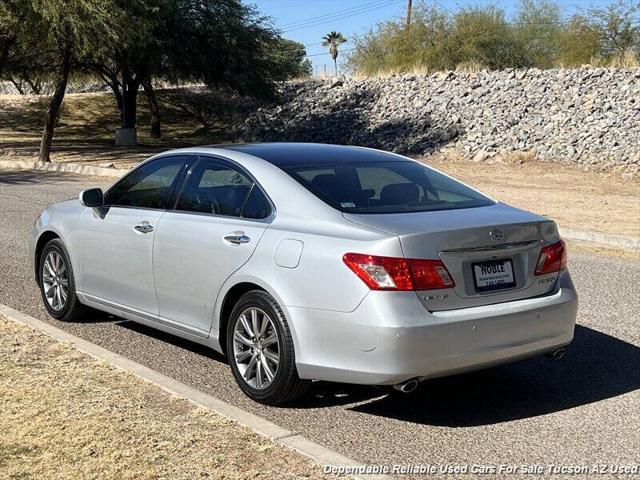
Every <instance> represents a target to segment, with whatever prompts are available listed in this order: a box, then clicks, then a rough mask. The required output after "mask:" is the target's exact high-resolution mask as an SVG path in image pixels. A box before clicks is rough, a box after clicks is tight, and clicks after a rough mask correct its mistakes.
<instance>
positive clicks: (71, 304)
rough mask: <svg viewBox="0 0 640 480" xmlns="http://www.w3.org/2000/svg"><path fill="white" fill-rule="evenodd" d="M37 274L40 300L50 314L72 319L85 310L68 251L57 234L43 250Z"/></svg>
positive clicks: (76, 318) (59, 318)
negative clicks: (79, 296) (77, 290)
mask: <svg viewBox="0 0 640 480" xmlns="http://www.w3.org/2000/svg"><path fill="white" fill-rule="evenodd" d="M38 275H39V280H40V293H41V294H42V301H43V302H44V306H45V308H46V309H47V312H48V313H49V315H51V316H52V317H54V318H57V319H58V320H62V321H63V322H73V321H75V320H78V319H79V318H80V317H81V316H82V315H84V314H85V313H86V311H87V307H85V306H84V305H82V304H81V303H80V301H79V300H78V297H77V296H76V286H75V281H74V278H73V269H72V267H71V260H70V259H69V254H68V252H67V249H66V248H65V246H64V243H62V240H60V239H59V238H56V239H53V240H51V241H50V242H49V243H47V244H46V245H45V247H44V249H43V250H42V255H40V264H39V268H38Z"/></svg>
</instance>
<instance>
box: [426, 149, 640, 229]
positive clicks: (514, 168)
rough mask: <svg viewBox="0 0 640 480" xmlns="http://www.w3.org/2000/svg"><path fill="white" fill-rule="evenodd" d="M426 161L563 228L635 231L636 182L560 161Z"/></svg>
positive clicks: (639, 196)
mask: <svg viewBox="0 0 640 480" xmlns="http://www.w3.org/2000/svg"><path fill="white" fill-rule="evenodd" d="M424 161H425V163H427V164H429V165H431V166H433V167H435V168H437V169H440V170H442V171H444V172H446V173H447V174H449V175H451V176H453V177H455V178H457V179H459V180H462V181H463V182H465V183H467V184H469V185H471V186H472V187H475V188H477V189H478V190H480V191H482V192H483V193H486V194H487V195H490V196H492V197H493V198H495V199H496V200H500V201H503V202H505V203H509V204H510V205H513V206H516V207H519V208H523V209H525V210H530V211H532V212H535V213H538V214H541V215H545V216H547V217H549V218H552V219H553V220H555V221H556V222H557V223H558V225H560V226H561V227H565V228H570V229H575V230H585V231H595V232H602V233H606V234H615V235H629V236H633V237H639V236H640V183H639V182H637V181H630V180H623V179H621V178H620V177H618V176H615V175H607V174H602V173H596V172H586V171H583V170H579V169H577V168H575V167H571V166H568V165H563V164H559V163H546V162H535V161H528V162H527V161H525V162H523V163H518V162H517V161H503V162H499V163H498V162H496V163H487V162H484V163H473V162H470V161H466V160H460V159H454V158H442V157H439V158H425V159H424Z"/></svg>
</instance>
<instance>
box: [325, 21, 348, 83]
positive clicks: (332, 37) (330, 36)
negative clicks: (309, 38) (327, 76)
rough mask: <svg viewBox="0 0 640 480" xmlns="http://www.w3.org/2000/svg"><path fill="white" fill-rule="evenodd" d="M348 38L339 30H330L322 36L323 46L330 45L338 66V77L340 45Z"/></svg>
mask: <svg viewBox="0 0 640 480" xmlns="http://www.w3.org/2000/svg"><path fill="white" fill-rule="evenodd" d="M346 41H347V39H346V38H345V37H344V35H342V34H341V33H338V32H335V31H334V32H329V33H327V34H326V35H325V36H324V37H322V46H323V47H329V53H330V54H331V58H333V64H334V66H335V68H336V77H337V76H338V45H342V44H343V43H344V42H346Z"/></svg>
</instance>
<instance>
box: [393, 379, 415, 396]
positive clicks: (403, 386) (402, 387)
mask: <svg viewBox="0 0 640 480" xmlns="http://www.w3.org/2000/svg"><path fill="white" fill-rule="evenodd" d="M393 388H394V389H396V390H398V391H399V392H402V393H411V392H413V391H414V390H415V389H416V388H418V381H417V380H407V381H406V382H404V383H399V384H397V385H394V386H393Z"/></svg>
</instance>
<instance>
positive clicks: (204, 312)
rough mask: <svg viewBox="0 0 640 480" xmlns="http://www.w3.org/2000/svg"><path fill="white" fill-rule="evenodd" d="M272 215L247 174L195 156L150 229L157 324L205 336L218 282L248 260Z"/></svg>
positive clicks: (217, 289) (221, 282)
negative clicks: (153, 229) (170, 203)
mask: <svg viewBox="0 0 640 480" xmlns="http://www.w3.org/2000/svg"><path fill="white" fill-rule="evenodd" d="M272 217H273V207H272V205H271V204H270V202H269V200H268V199H267V197H266V195H265V194H264V193H263V191H262V189H261V188H260V186H259V185H257V184H256V182H255V181H254V180H253V179H252V177H251V176H250V175H249V173H248V172H246V171H244V170H243V169H241V168H240V167H239V166H237V165H235V164H232V163H230V162H227V161H225V160H222V159H218V158H215V157H209V156H204V157H200V158H199V159H198V161H197V163H196V164H195V165H194V166H193V167H192V168H191V171H190V172H189V173H188V176H187V179H186V182H185V185H184V187H183V189H182V191H181V193H180V195H179V197H178V199H177V202H176V206H175V209H174V210H173V211H167V212H166V213H165V214H164V215H163V217H162V218H161V219H160V222H159V223H158V228H157V230H156V238H155V245H154V273H155V284H156V292H157V295H158V303H159V317H160V318H159V320H160V321H162V322H166V323H169V324H172V325H174V326H176V325H177V326H179V327H181V328H183V329H185V330H187V331H189V332H190V333H191V334H194V335H199V336H207V335H208V334H209V330H210V327H211V323H212V320H213V309H214V304H215V301H216V297H217V295H218V292H219V290H220V288H221V287H222V284H223V283H224V282H225V280H227V278H229V276H230V275H231V274H232V273H233V272H234V271H236V270H237V269H238V268H240V267H241V266H242V265H243V264H244V263H246V262H247V261H248V260H249V258H250V257H251V255H252V254H253V251H254V250H255V248H256V246H257V244H258V242H259V241H260V237H261V236H262V234H263V233H264V231H265V230H266V228H267V227H268V225H269V221H270V219H271V218H272Z"/></svg>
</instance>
